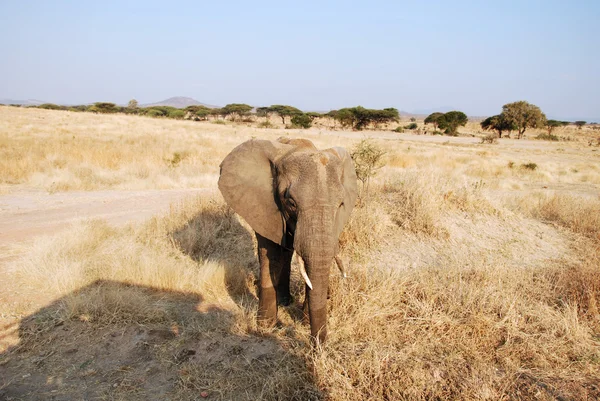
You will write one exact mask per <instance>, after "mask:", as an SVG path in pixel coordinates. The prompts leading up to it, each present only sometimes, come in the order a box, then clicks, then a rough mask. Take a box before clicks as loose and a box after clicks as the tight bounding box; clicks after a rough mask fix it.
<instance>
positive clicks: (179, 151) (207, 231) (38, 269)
mask: <svg viewBox="0 0 600 401" xmlns="http://www.w3.org/2000/svg"><path fill="white" fill-rule="evenodd" d="M274 123H275V124H276V123H277V122H276V121H274ZM417 124H418V125H419V127H423V121H417ZM460 132H461V135H460V136H458V137H444V136H432V135H417V134H415V133H395V132H391V131H390V130H388V131H383V130H381V131H374V130H371V131H362V132H352V131H334V130H330V129H328V128H327V127H326V126H325V125H323V126H319V125H318V124H316V126H314V127H313V128H311V129H306V130H298V129H283V127H278V126H277V125H274V128H271V129H263V128H257V124H256V123H252V122H247V123H232V122H226V123H219V124H215V123H212V122H194V121H183V120H181V121H180V120H168V119H161V118H150V117H141V116H129V115H101V114H93V113H76V112H69V111H53V110H41V109H26V108H17V107H4V106H0V208H1V209H0V223H1V222H2V220H5V221H9V220H8V219H9V218H11V219H14V218H15V216H18V214H19V213H21V212H23V213H24V211H23V210H21V211H20V210H19V209H18V207H15V205H14V199H17V206H18V199H25V198H26V197H27V196H31V194H38V195H39V196H43V199H45V201H47V202H55V201H53V199H57V197H58V199H61V202H63V207H64V205H67V207H70V205H72V204H73V205H75V203H69V202H75V201H76V200H77V199H84V200H83V201H82V202H85V201H86V200H85V199H88V198H86V197H85V196H88V197H89V196H92V195H94V194H95V195H94V196H100V197H102V199H104V201H105V202H111V203H110V209H115V210H116V209H121V212H123V213H125V214H127V213H128V212H130V213H131V214H133V213H135V211H136V210H137V209H139V208H143V207H144V205H146V204H147V203H151V202H153V201H155V200H156V199H157V198H161V197H167V196H169V195H168V194H172V193H174V192H177V194H179V195H181V194H183V195H182V196H179V197H178V198H177V200H176V201H173V202H172V203H171V204H170V206H169V207H167V208H166V209H164V210H163V211H161V212H160V213H154V214H153V215H151V216H148V217H147V218H145V219H142V220H138V221H135V222H126V221H125V219H123V220H122V221H120V220H114V221H109V220H107V219H106V218H103V216H102V215H98V216H96V217H95V218H92V219H81V220H80V221H76V222H69V224H68V225H67V226H65V227H63V228H61V229H58V228H57V229H56V230H54V231H47V232H45V233H44V234H45V235H37V234H39V233H36V232H35V227H39V225H38V226H32V227H34V228H32V229H31V232H30V233H29V234H28V235H27V236H25V237H23V238H21V237H20V238H19V240H18V241H17V240H16V239H15V240H11V238H12V237H11V235H10V232H11V230H16V229H18V227H12V226H11V225H10V224H4V225H2V227H3V230H4V233H2V234H3V235H2V236H1V237H0V238H1V239H2V242H1V243H0V253H1V257H0V274H1V276H0V293H1V294H0V399H6V400H48V399H53V400H76V399H86V400H88V399H89V400H92V399H98V400H148V399H152V400H167V399H169V400H192V399H215V400H219V399H224V400H246V399H247V400H257V399H265V400H318V399H329V400H529V399H532V400H533V399H535V400H595V399H600V309H599V308H600V147H598V146H596V145H594V144H593V141H591V140H593V139H595V137H597V136H598V134H597V132H596V133H594V132H593V131H592V130H591V129H588V128H586V127H584V128H583V129H576V128H574V127H561V128H559V129H558V131H557V132H556V135H557V136H559V137H561V138H562V139H564V140H561V141H542V140H535V139H531V138H534V137H535V136H536V135H537V134H538V133H541V132H542V131H539V132H538V131H536V130H530V131H527V132H526V138H525V139H521V140H517V139H505V138H502V139H499V140H497V142H496V143H482V140H481V138H483V137H484V136H485V134H483V133H480V128H479V124H478V123H476V122H470V123H468V124H467V126H466V127H464V128H461V129H460ZM281 136H289V137H293V138H307V139H310V140H311V141H313V142H314V143H315V145H316V146H317V147H319V148H327V147H331V146H344V147H346V148H347V149H349V150H350V151H352V150H353V149H357V148H356V147H357V145H359V144H360V143H361V141H363V140H365V139H367V140H368V142H367V143H368V144H370V145H371V146H374V147H376V148H379V149H381V150H383V151H384V152H385V154H384V155H383V157H382V159H381V163H380V164H379V167H380V168H379V169H378V170H377V173H376V174H375V175H374V176H373V177H372V179H371V181H370V183H369V185H368V188H367V187H366V186H365V187H364V188H362V191H361V196H360V199H359V202H358V203H357V205H356V207H355V209H354V212H353V215H352V218H351V220H350V223H349V224H348V225H347V227H346V229H345V231H344V232H343V234H342V237H341V239H340V245H341V249H342V250H343V251H342V258H343V260H344V261H345V264H346V268H347V270H348V272H349V277H347V278H345V279H344V278H342V277H340V276H339V274H338V273H337V272H336V271H335V270H334V268H333V267H332V269H331V276H330V283H331V284H330V288H331V290H330V299H329V305H328V306H329V313H328V315H329V336H328V342H327V343H326V344H325V345H324V346H322V347H319V348H316V349H315V348H313V347H312V346H311V342H310V338H309V334H310V333H309V328H308V327H307V326H305V325H303V323H302V321H301V320H302V319H301V318H300V316H301V305H300V304H301V302H302V299H303V284H302V279H301V278H300V277H299V273H298V269H297V268H296V266H292V292H293V295H294V298H295V302H294V303H293V305H292V306H290V307H288V308H281V307H280V314H279V318H280V320H281V324H280V325H278V326H277V327H276V328H275V329H269V330H266V329H262V328H260V327H257V325H256V310H257V302H258V301H257V292H256V280H257V277H258V262H257V260H256V256H255V254H256V243H255V238H254V234H253V232H252V231H251V230H250V228H249V227H248V226H247V225H246V223H245V222H244V221H243V220H242V219H240V218H238V217H237V216H236V215H235V213H233V212H232V211H231V210H230V209H229V208H228V207H227V206H226V204H225V203H224V201H223V200H222V198H221V195H220V194H219V192H218V190H217V186H216V183H217V179H218V175H219V163H220V162H221V160H223V158H224V157H225V156H226V155H227V154H228V153H229V151H231V150H232V149H233V148H234V147H235V146H237V145H238V144H240V143H242V142H243V141H245V140H248V139H250V138H253V137H256V138H263V139H273V140H274V139H277V138H279V137H281ZM362 143H363V145H364V144H365V142H362ZM123 193H128V194H131V193H136V194H138V195H139V197H138V198H136V201H135V202H134V203H133V204H131V202H130V203H126V202H123V203H120V202H119V201H118V200H119V199H120V198H119V196H120V194H123ZM82 194H87V195H85V196H83V195H82ZM7 199H12V200H13V201H11V202H13V203H9V202H8V201H7ZM115 199H116V200H117V201H115ZM57 207H58V206H57ZM73 207H75V206H73ZM52 210H53V209H52V208H41V209H40V211H39V216H38V218H39V220H40V221H41V222H43V221H44V219H45V218H46V219H47V218H49V217H48V216H52ZM27 212H28V213H30V214H31V213H32V210H28V211H27ZM33 212H35V210H33ZM11 221H13V220H11ZM14 221H18V220H14ZM15 225H17V223H15ZM7 233H8V234H7ZM15 238H16V237H15Z"/></svg>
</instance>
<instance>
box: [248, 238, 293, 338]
mask: <svg viewBox="0 0 600 401" xmlns="http://www.w3.org/2000/svg"><path fill="white" fill-rule="evenodd" d="M256 239H257V240H258V261H259V263H260V288H259V296H258V322H259V324H260V325H263V326H273V325H274V324H275V323H276V322H277V304H278V303H280V304H282V305H289V304H290V303H291V295H290V263H291V260H292V253H293V252H292V251H289V250H287V249H285V248H283V247H281V246H280V245H278V244H276V243H274V242H272V241H271V240H268V239H267V238H265V237H263V236H261V235H260V234H258V233H257V234H256Z"/></svg>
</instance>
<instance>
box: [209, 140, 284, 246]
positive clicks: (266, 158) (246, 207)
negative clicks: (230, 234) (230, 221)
mask: <svg viewBox="0 0 600 401" xmlns="http://www.w3.org/2000/svg"><path fill="white" fill-rule="evenodd" d="M291 148H293V147H292V146H290V145H286V144H282V143H280V142H272V141H266V140H254V139H253V140H250V141H246V142H244V143H242V144H241V145H239V146H237V147H236V148H235V149H233V150H232V151H231V153H229V154H228V155H227V156H226V157H225V159H224V160H223V162H222V163H221V174H220V177H219V190H220V191H221V194H223V198H224V199H225V202H227V204H228V205H229V206H231V208H232V209H233V210H234V211H235V212H236V213H237V214H239V215H240V216H242V217H243V218H244V220H246V221H247V222H248V224H250V226H251V227H252V228H253V229H254V231H256V232H257V233H259V234H260V235H262V236H263V237H265V238H268V239H269V240H271V241H273V242H275V243H277V244H281V243H282V241H283V238H284V222H283V217H282V215H281V212H280V211H279V207H278V206H277V203H276V200H275V191H274V185H273V181H274V172H273V171H272V170H273V169H274V167H273V160H274V159H275V158H277V156H278V155H281V154H282V153H284V152H286V151H288V150H290V149H291Z"/></svg>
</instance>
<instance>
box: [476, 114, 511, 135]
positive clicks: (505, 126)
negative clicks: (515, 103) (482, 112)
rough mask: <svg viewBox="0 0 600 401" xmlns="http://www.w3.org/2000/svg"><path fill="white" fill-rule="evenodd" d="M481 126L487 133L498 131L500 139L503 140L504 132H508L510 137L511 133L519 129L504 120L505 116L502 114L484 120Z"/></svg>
mask: <svg viewBox="0 0 600 401" xmlns="http://www.w3.org/2000/svg"><path fill="white" fill-rule="evenodd" d="M480 125H481V128H482V129H483V130H485V131H496V132H497V133H498V138H502V133H503V132H504V131H508V132H509V135H508V136H509V137H510V131H514V130H516V129H517V127H516V126H515V125H514V124H511V123H510V122H508V120H507V119H506V118H504V115H502V114H497V115H495V116H491V117H488V118H486V119H485V120H483V121H482V122H481V123H480Z"/></svg>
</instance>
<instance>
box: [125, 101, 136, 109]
mask: <svg viewBox="0 0 600 401" xmlns="http://www.w3.org/2000/svg"><path fill="white" fill-rule="evenodd" d="M127 108H128V109H137V108H138V101H137V100H135V99H131V100H130V101H129V103H127Z"/></svg>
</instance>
